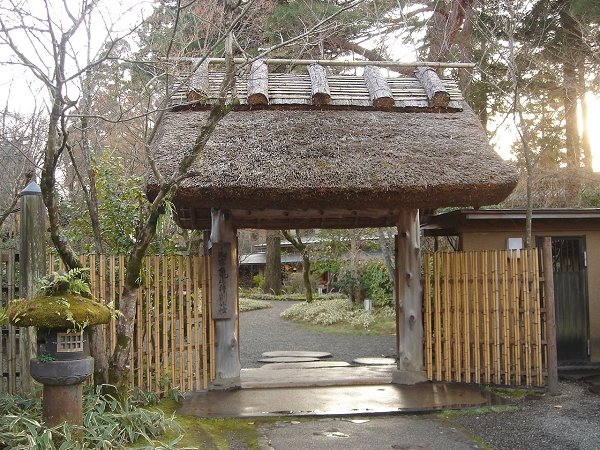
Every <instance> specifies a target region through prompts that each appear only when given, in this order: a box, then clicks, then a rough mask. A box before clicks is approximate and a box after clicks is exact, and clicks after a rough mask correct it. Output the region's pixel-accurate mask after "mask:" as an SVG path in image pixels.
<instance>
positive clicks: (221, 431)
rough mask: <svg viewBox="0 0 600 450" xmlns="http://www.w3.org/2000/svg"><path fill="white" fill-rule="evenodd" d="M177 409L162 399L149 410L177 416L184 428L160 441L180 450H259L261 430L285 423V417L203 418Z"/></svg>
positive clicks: (168, 433) (175, 418) (175, 404)
mask: <svg viewBox="0 0 600 450" xmlns="http://www.w3.org/2000/svg"><path fill="white" fill-rule="evenodd" d="M176 408H177V403H176V402H175V401H174V400H162V401H161V402H160V403H159V404H158V405H157V406H155V407H153V408H149V409H151V410H152V409H155V410H160V411H162V412H163V413H164V414H165V415H166V416H171V415H172V416H173V419H174V420H175V423H176V424H177V425H178V426H179V428H180V429H179V430H174V429H172V430H167V432H166V433H165V435H164V436H162V437H161V439H160V440H161V442H164V443H165V442H166V443H170V445H176V447H177V448H202V449H218V450H221V449H222V450H227V449H229V448H247V449H250V450H254V449H256V450H259V449H260V446H259V438H258V431H257V430H258V427H259V426H261V425H263V424H267V423H275V422H277V421H279V420H281V417H261V418H246V419H237V418H236V419H233V418H232V419H202V418H199V417H192V416H180V415H177V414H176V413H175V410H176ZM175 442H176V443H175Z"/></svg>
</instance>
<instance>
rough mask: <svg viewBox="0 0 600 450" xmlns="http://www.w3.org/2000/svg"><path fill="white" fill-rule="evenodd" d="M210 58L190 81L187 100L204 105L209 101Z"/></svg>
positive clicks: (198, 68)
mask: <svg viewBox="0 0 600 450" xmlns="http://www.w3.org/2000/svg"><path fill="white" fill-rule="evenodd" d="M208 92H209V84H208V58H206V59H205V60H204V61H203V62H202V64H200V65H199V66H198V67H197V68H196V70H195V71H194V74H193V75H192V79H191V80H190V86H189V88H188V91H187V99H188V100H190V101H193V102H199V103H204V102H206V101H207V100H208Z"/></svg>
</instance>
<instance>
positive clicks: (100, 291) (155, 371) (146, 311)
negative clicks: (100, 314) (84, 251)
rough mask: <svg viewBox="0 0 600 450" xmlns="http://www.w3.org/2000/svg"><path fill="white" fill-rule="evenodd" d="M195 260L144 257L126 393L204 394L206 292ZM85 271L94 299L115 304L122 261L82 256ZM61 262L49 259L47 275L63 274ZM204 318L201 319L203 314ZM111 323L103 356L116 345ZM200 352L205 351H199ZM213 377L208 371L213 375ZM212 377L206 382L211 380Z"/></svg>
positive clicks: (207, 364) (207, 368)
mask: <svg viewBox="0 0 600 450" xmlns="http://www.w3.org/2000/svg"><path fill="white" fill-rule="evenodd" d="M205 259H206V260H207V259H208V258H204V257H198V256H182V255H169V256H159V255H152V256H146V257H145V259H144V264H143V267H142V270H141V280H140V282H141V285H140V289H139V291H138V302H137V314H136V326H135V335H134V336H133V364H132V365H131V377H130V378H131V383H132V387H139V388H142V389H145V390H148V391H154V392H164V391H165V390H166V389H167V388H168V387H176V388H177V389H179V390H180V391H184V392H186V391H194V390H200V389H206V388H207V387H208V383H209V382H210V381H212V380H213V379H214V375H213V374H211V373H209V372H210V358H211V357H212V353H213V352H212V351H211V350H212V349H211V347H212V346H211V345H208V346H205V345H204V343H208V342H213V341H212V340H210V339H209V338H208V333H209V332H210V324H211V322H212V321H211V320H204V319H208V317H210V316H209V314H210V310H209V308H210V301H209V299H208V297H207V293H208V292H210V290H209V289H208V286H207V283H208V282H209V280H208V277H207V276H206V273H207V269H206V267H207V266H206V263H205V262H204V260H205ZM81 262H82V264H83V266H84V267H89V268H90V269H91V268H94V269H93V270H90V284H91V288H92V292H93V293H94V296H95V297H96V298H97V299H98V300H99V301H102V302H106V303H109V302H113V303H114V304H116V303H117V302H118V298H119V295H120V293H121V292H122V290H123V280H124V279H125V257H124V256H122V255H121V256H105V255H99V256H97V255H93V254H92V255H84V256H82V257H81ZM63 269H64V267H63V265H62V262H61V261H60V260H59V258H58V257H56V256H55V255H50V258H49V260H48V271H49V272H51V271H53V270H63ZM204 313H206V314H204ZM115 336H116V330H115V321H114V320H113V321H111V323H110V324H108V325H106V326H105V327H104V330H103V338H104V342H105V345H106V350H107V352H108V354H111V353H112V351H113V350H114V347H115V342H116V338H115ZM205 347H206V348H205ZM213 371H214V370H213ZM211 375H212V376H211Z"/></svg>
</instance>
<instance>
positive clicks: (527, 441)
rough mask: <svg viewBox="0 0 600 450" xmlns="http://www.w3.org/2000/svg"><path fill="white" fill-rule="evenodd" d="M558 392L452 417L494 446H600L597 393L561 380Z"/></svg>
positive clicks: (499, 449)
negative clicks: (499, 408) (510, 408)
mask: <svg viewBox="0 0 600 450" xmlns="http://www.w3.org/2000/svg"><path fill="white" fill-rule="evenodd" d="M560 391H561V395H558V396H551V395H549V394H545V395H543V396H541V397H540V398H526V399H523V400H520V401H518V402H517V406H518V409H517V411H514V412H502V413H488V414H482V415H464V416H460V417H457V418H455V419H453V420H451V422H452V423H454V424H456V425H458V426H459V427H461V428H462V429H463V430H464V431H467V432H470V433H472V434H473V435H474V436H479V438H480V439H481V440H482V441H483V442H485V443H486V444H487V445H489V446H490V447H491V448H493V449H496V450H503V449H521V448H523V449H525V448H526V449H529V450H538V449H539V450H542V449H544V450H545V449H589V450H592V449H599V448H600V396H598V395H597V394H594V393H592V392H590V391H589V390H588V387H587V386H586V385H584V384H580V383H574V382H563V383H560Z"/></svg>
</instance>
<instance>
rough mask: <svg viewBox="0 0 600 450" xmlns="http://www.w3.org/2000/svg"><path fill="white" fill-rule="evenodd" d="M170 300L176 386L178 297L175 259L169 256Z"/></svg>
mask: <svg viewBox="0 0 600 450" xmlns="http://www.w3.org/2000/svg"><path fill="white" fill-rule="evenodd" d="M169 269H170V271H169V273H170V279H169V300H170V302H169V303H170V305H171V308H170V309H169V313H170V319H171V320H170V322H171V332H170V333H169V334H170V337H171V339H170V346H171V347H170V351H171V383H172V384H173V385H175V383H176V382H177V381H176V380H177V377H176V374H175V352H176V348H175V333H176V325H175V314H177V296H176V295H175V292H174V288H175V258H174V257H173V256H172V255H171V256H169Z"/></svg>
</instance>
